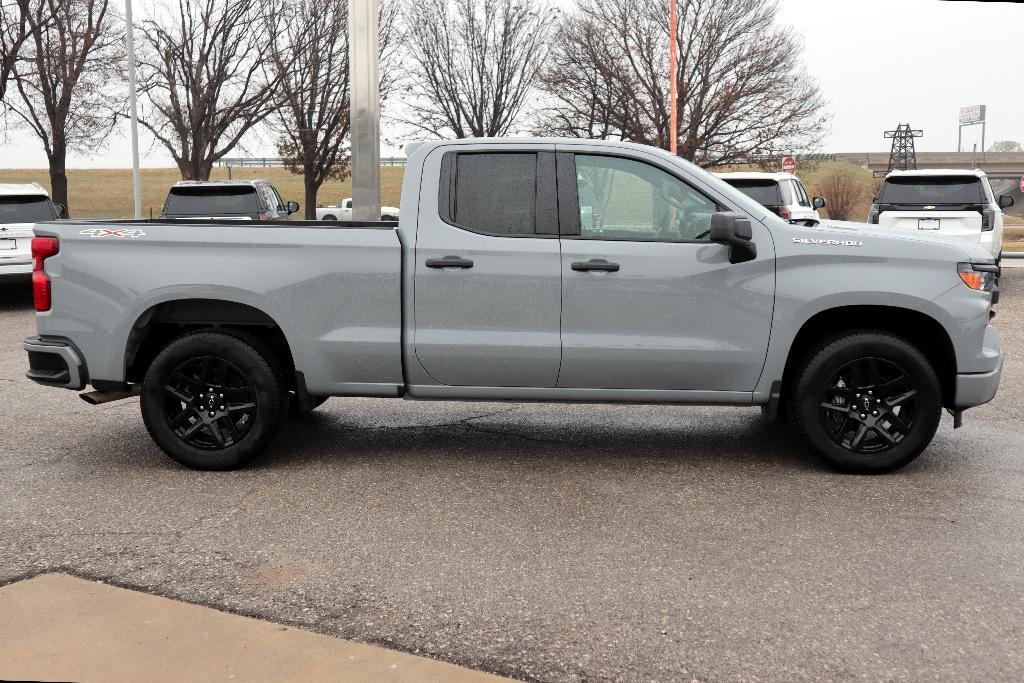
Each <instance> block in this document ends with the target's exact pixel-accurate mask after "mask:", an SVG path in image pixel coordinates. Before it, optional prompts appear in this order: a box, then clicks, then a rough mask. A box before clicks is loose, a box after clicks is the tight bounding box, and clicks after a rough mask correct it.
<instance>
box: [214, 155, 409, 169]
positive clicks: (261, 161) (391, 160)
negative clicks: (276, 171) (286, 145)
mask: <svg viewBox="0 0 1024 683" xmlns="http://www.w3.org/2000/svg"><path fill="white" fill-rule="evenodd" d="M405 162H406V158H405V157H381V159H380V165H381V166H405ZM217 165H218V166H227V167H234V168H243V167H255V168H269V167H272V166H284V160H282V159H281V158H280V157H226V158H224V159H221V160H219V161H218V162H217Z"/></svg>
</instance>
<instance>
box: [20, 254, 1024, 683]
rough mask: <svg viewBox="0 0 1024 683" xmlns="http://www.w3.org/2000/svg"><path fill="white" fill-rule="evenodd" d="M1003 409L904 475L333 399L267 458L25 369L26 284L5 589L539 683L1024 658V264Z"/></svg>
mask: <svg viewBox="0 0 1024 683" xmlns="http://www.w3.org/2000/svg"><path fill="white" fill-rule="evenodd" d="M1002 288H1003V300H1002V303H1001V304H1000V305H999V307H998V311H999V314H998V316H997V318H996V321H997V325H998V327H999V328H1000V332H1001V334H1002V336H1003V342H1004V346H1005V350H1006V353H1007V363H1006V370H1005V373H1004V376H1003V383H1002V387H1001V390H1000V393H999V395H998V396H997V398H996V400H995V401H994V402H993V403H991V404H989V405H987V406H983V407H981V408H979V409H975V410H972V411H969V412H968V413H967V415H966V423H965V426H964V427H963V428H962V429H959V430H957V431H954V430H953V428H952V419H951V418H948V417H947V418H945V419H944V420H943V424H942V426H941V427H940V430H939V433H938V435H937V436H936V439H935V441H934V443H933V444H932V446H931V448H930V449H929V450H928V451H927V452H926V453H925V455H923V456H921V457H920V458H919V459H918V460H916V461H915V462H914V463H912V464H911V465H910V466H909V467H907V468H905V469H903V470H901V471H899V472H897V473H895V474H891V475H887V476H880V477H859V476H848V475H839V474H835V473H832V472H829V471H827V470H824V469H822V468H821V467H820V466H818V465H817V464H816V463H815V462H813V461H812V460H810V459H809V457H808V456H806V455H805V454H804V452H803V451H802V449H801V448H800V447H799V445H798V444H797V442H796V441H795V439H793V438H792V437H790V436H789V434H788V433H787V432H786V431H785V430H783V429H781V428H778V427H774V426H771V425H767V424H765V423H763V422H762V421H761V419H760V413H759V411H757V410H752V409H731V408H683V407H643V406H624V407H612V406H594V405H556V406H549V405H520V404H492V403H478V404H457V403H440V402H437V403H415V402H401V401H385V400H369V399H332V400H330V401H328V402H327V404H326V405H324V406H323V407H322V408H321V409H320V410H318V411H317V412H316V413H315V414H313V415H311V416H309V417H307V418H304V419H302V420H299V421H295V422H293V423H291V424H290V425H289V426H288V427H287V428H286V429H285V431H284V433H283V434H282V435H281V436H280V437H279V438H278V440H277V441H276V442H275V445H274V446H273V447H272V448H271V451H270V453H268V454H267V455H266V456H265V457H263V458H262V459H261V460H259V461H258V463H257V464H256V465H255V466H253V467H251V468H249V469H246V470H242V471H237V472H228V473H202V472H193V471H189V470H186V469H184V468H182V467H180V466H178V465H176V464H175V463H174V462H173V461H171V460H170V459H168V458H166V457H165V456H164V455H163V454H162V453H161V452H159V451H158V449H157V448H156V446H154V445H153V444H152V443H151V442H150V440H149V437H148V436H147V434H146V430H145V428H144V427H143V425H142V421H141V418H140V417H139V414H138V406H137V401H135V400H132V401H124V402H118V403H111V404H106V405H103V406H99V407H91V406H89V405H87V404H86V403H84V402H83V401H81V400H80V399H79V398H78V397H77V395H76V394H75V393H73V392H65V391H60V390H53V389H46V388H42V387H39V386H36V385H34V384H32V383H31V382H29V381H27V380H25V379H24V375H23V373H24V369H25V356H24V353H23V351H22V350H21V340H22V339H23V338H24V337H26V336H29V335H30V334H32V333H34V320H33V313H32V311H31V303H30V301H31V292H30V290H29V289H28V288H27V287H25V286H21V285H17V286H16V285H11V284H9V283H5V284H0V406H2V408H3V410H2V411H0V501H2V503H0V505H2V507H0V510H2V512H3V514H0V583H5V582H8V581H12V580H14V579H17V578H22V577H26V576H30V575H33V574H36V573H40V572H44V571H67V572H71V573H74V574H78V575H80V576H85V577H92V578H100V579H104V580H109V581H112V582H115V583H117V584H120V585H124V586H128V587H132V588H137V589H140V590H143V591H148V592H152V593H156V594H160V595H165V596H170V597H175V598H180V599H182V600H186V601H190V602H195V603H201V604H205V605H210V606H214V607H218V608H221V609H225V610H230V611H234V612H239V613H243V614H248V615H253V616H258V617H262V618H266V619H271V620H274V621H278V622H281V623H287V624H294V625H298V626H304V627H307V628H311V629H314V630H316V631H320V632H323V633H327V634H331V635H336V636H342V637H345V638H352V639H355V640H359V641H364V642H369V643H375V644H383V645H386V646H389V647H393V648H397V649H400V650H405V651H408V652H416V653H419V654H425V655H428V656H431V657H435V658H438V659H443V660H447V661H451V662H455V663H459V664H464V665H467V666H471V667H475V668H478V669H484V670H488V671H493V672H497V673H503V674H506V675H511V676H515V677H519V678H524V679H541V680H604V679H617V680H636V681H646V680H690V679H699V680H725V679H728V680H735V679H744V680H755V679H759V680H799V679H823V678H827V679H860V678H867V679H899V678H908V679H924V678H942V679H961V680H962V679H971V680H996V679H1003V680H1005V679H1016V680H1019V679H1020V678H1021V677H1022V676H1024V562H1022V558H1024V424H1022V419H1024V407H1022V405H1024V364H1022V363H1021V362H1020V360H1019V359H1020V358H1021V356H1022V352H1024V269H1016V270H1010V271H1008V272H1007V273H1006V275H1005V276H1004V278H1003V283H1002Z"/></svg>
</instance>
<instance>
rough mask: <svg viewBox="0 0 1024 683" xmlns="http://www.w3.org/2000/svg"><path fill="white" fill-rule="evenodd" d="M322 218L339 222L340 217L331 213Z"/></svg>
mask: <svg viewBox="0 0 1024 683" xmlns="http://www.w3.org/2000/svg"><path fill="white" fill-rule="evenodd" d="M320 220H323V221H334V222H335V223H337V222H338V217H337V216H330V215H328V216H324V217H323V218H321V219H320Z"/></svg>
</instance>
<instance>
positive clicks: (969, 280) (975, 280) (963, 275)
mask: <svg viewBox="0 0 1024 683" xmlns="http://www.w3.org/2000/svg"><path fill="white" fill-rule="evenodd" d="M956 270H957V272H958V273H959V274H960V279H961V280H963V281H964V284H965V285H967V286H968V287H970V288H971V289H976V290H978V291H979V292H991V291H992V288H993V287H995V284H996V272H997V270H998V269H997V268H996V266H994V265H992V264H988V263H958V264H957V265H956Z"/></svg>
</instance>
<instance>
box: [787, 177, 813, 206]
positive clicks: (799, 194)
mask: <svg viewBox="0 0 1024 683" xmlns="http://www.w3.org/2000/svg"><path fill="white" fill-rule="evenodd" d="M791 182H792V183H793V187H794V188H795V189H796V203H797V204H799V205H800V206H807V207H809V206H810V205H811V200H810V199H808V198H807V191H806V190H804V184H803V183H801V182H800V181H799V180H793V181H791Z"/></svg>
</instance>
